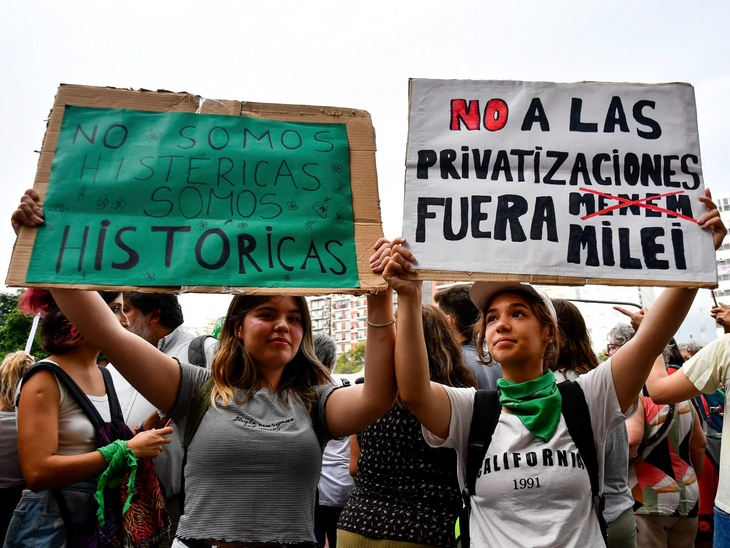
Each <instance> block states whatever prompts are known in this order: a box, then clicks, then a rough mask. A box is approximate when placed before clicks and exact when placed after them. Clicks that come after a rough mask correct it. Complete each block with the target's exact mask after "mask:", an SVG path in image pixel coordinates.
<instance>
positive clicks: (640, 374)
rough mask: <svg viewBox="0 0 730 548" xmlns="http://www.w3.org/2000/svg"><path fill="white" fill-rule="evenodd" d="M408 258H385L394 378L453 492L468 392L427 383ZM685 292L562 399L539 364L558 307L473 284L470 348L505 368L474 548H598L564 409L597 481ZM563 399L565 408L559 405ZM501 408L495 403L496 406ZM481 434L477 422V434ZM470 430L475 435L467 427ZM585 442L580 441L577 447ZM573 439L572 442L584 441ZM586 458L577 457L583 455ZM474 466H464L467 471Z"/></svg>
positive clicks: (546, 356) (717, 232)
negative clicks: (441, 457)
mask: <svg viewBox="0 0 730 548" xmlns="http://www.w3.org/2000/svg"><path fill="white" fill-rule="evenodd" d="M700 200H701V201H702V203H703V204H704V205H705V206H707V208H708V209H709V212H708V213H706V214H705V215H703V216H702V217H701V218H700V219H699V221H698V222H699V224H700V226H701V227H702V228H704V229H709V230H711V231H712V234H713V238H714V242H715V247H716V248H717V247H719V246H720V244H721V243H722V239H723V237H724V236H725V234H726V233H727V229H726V228H725V226H724V225H723V223H722V221H721V220H720V216H719V214H718V212H717V208H716V207H715V205H714V204H713V203H712V201H711V200H710V198H709V193H708V195H707V197H703V198H700ZM414 261H415V257H413V255H412V254H411V253H410V252H409V251H408V250H406V249H405V248H403V247H402V246H400V245H396V246H394V247H393V249H392V250H390V257H389V258H387V259H386V265H385V271H384V278H385V279H386V280H387V281H388V283H389V284H390V285H391V286H392V287H393V288H394V289H395V290H396V291H397V292H398V330H397V338H396V350H395V356H396V357H395V361H396V376H397V381H398V392H399V395H400V397H401V399H402V400H403V401H404V402H405V403H406V405H408V407H409V408H410V409H411V410H412V411H413V413H414V414H415V415H416V417H417V418H418V420H419V421H420V422H421V424H422V425H423V429H424V432H423V434H424V437H425V438H426V441H428V442H429V444H431V445H433V446H436V447H454V448H455V449H456V450H457V453H458V462H457V467H458V470H459V478H460V481H461V483H462V486H463V485H464V483H465V478H466V466H467V459H466V456H467V448H468V441H469V438H470V431H471V429H472V414H473V410H474V399H475V390H474V389H471V388H452V387H448V386H443V385H441V384H438V383H433V382H431V381H430V379H429V369H428V355H427V353H426V347H425V343H423V338H422V332H423V327H422V324H421V311H420V301H421V282H419V281H415V280H408V279H406V278H405V277H404V275H405V274H408V273H409V272H412V271H413V267H412V263H413V262H414ZM695 293H696V290H694V289H683V288H682V289H679V288H670V289H665V290H664V292H663V293H662V294H661V296H660V297H659V299H657V301H656V303H655V304H654V306H653V307H652V309H651V310H650V311H649V312H648V313H647V316H646V319H645V320H644V323H643V325H642V328H641V331H639V333H637V335H636V337H634V338H633V339H632V340H631V341H630V342H629V343H627V344H626V345H624V346H623V347H622V348H621V349H620V350H619V351H618V352H617V353H616V354H615V355H614V356H613V357H612V358H611V359H610V360H608V361H607V362H605V363H604V364H603V365H601V366H600V367H597V368H596V369H594V370H592V371H591V372H589V373H587V374H586V375H583V376H581V377H580V378H579V379H578V380H577V381H575V382H576V385H570V388H572V389H573V390H571V391H570V394H571V397H570V398H565V399H563V397H562V395H561V394H562V389H561V390H559V389H558V388H557V386H556V382H555V377H554V375H553V374H552V372H551V371H546V362H549V361H550V360H551V359H554V357H555V355H556V353H557V348H558V337H559V334H558V330H557V325H556V318H555V311H554V308H553V305H552V303H551V302H550V299H549V298H547V297H546V296H545V295H544V294H542V293H541V292H539V291H538V290H536V289H535V288H534V287H532V286H530V285H529V284H520V283H510V282H508V283H487V282H476V283H475V284H474V285H473V286H472V289H471V297H472V300H473V301H474V303H475V304H476V305H477V307H478V308H479V310H480V321H479V323H478V325H477V328H476V329H475V332H476V333H477V348H483V347H484V345H485V344H486V346H487V348H488V350H489V355H490V356H491V359H494V360H495V361H497V362H499V363H501V364H502V371H503V374H504V379H502V380H500V381H498V387H499V388H498V390H499V401H498V402H495V403H497V406H496V407H495V408H494V410H493V412H492V414H491V415H489V416H488V418H487V422H489V420H490V419H494V418H495V417H494V414H495V413H496V414H498V419H497V421H496V427H495V430H494V433H493V437H492V440H491V444H490V445H489V446H488V447H487V450H486V457H482V458H481V459H480V460H479V461H478V462H477V463H476V464H477V465H478V467H479V468H478V472H477V474H476V482H475V486H476V487H475V491H474V492H473V493H471V497H470V509H471V518H470V522H469V532H470V535H471V539H472V540H473V545H474V546H538V545H539V546H542V547H554V548H558V547H561V548H562V547H571V546H576V547H577V546H599V545H601V544H603V539H602V533H601V529H600V527H599V518H598V514H597V511H596V510H597V507H598V506H599V505H598V504H597V503H596V502H594V500H595V499H593V500H592V489H591V481H590V480H591V477H590V476H589V474H587V473H586V466H587V465H588V462H587V459H585V458H583V459H582V458H581V455H580V454H579V453H578V448H577V446H576V440H574V438H573V436H571V434H570V433H569V431H568V428H567V425H566V418H567V415H566V416H565V417H564V416H563V414H562V413H561V412H560V411H561V406H562V405H564V404H566V403H567V404H574V403H579V402H578V398H577V397H576V393H578V392H577V391H576V390H575V389H576V388H578V389H579V390H580V392H579V394H580V395H582V396H583V397H584V399H585V402H584V404H583V407H582V408H583V409H585V404H587V408H588V409H589V410H590V411H589V412H587V413H586V415H589V418H590V427H591V428H592V437H593V445H594V446H595V456H594V459H595V460H594V462H595V461H596V460H597V462H598V467H597V475H599V476H600V477H599V480H600V481H599V482H598V485H599V486H600V485H602V479H603V478H602V476H603V472H602V470H603V454H604V442H605V439H606V435H607V434H608V432H610V431H611V430H612V429H613V428H614V427H616V426H617V425H619V424H621V423H622V422H623V421H624V420H625V419H626V418H627V417H628V416H630V415H631V414H632V413H633V412H634V411H635V409H636V399H637V395H638V394H639V392H640V390H641V388H642V386H643V385H644V382H645V380H646V378H647V376H648V374H649V371H650V370H651V366H652V364H653V363H654V360H655V358H656V357H657V356H658V355H659V354H660V353H661V352H662V350H663V348H664V346H665V345H666V344H667V342H668V341H669V339H670V338H671V336H672V335H673V334H674V332H675V331H676V330H677V328H678V327H679V325H680V324H681V322H682V320H683V318H684V317H685V315H686V314H687V311H688V310H689V307H690V305H691V304H692V301H693V299H694V296H695ZM568 400H570V401H568ZM500 405H501V407H500ZM478 426H482V427H483V426H484V425H482V424H480V425H477V426H475V429H476V428H478ZM475 433H476V431H475ZM584 440H585V438H583V441H584ZM583 441H581V445H582V446H583V447H586V446H585V445H583ZM581 453H582V454H583V456H584V457H585V453H584V452H583V451H581ZM469 464H470V466H473V465H474V464H473V463H469Z"/></svg>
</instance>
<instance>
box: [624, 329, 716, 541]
mask: <svg viewBox="0 0 730 548" xmlns="http://www.w3.org/2000/svg"><path fill="white" fill-rule="evenodd" d="M659 359H661V360H662V362H665V360H666V363H668V364H671V365H675V364H681V363H682V362H683V359H682V356H681V354H680V353H679V349H678V348H677V345H676V344H674V341H672V342H670V344H668V345H667V347H666V348H665V349H664V351H663V353H662V356H661V357H660V358H659ZM626 425H627V427H628V430H629V444H630V446H631V450H630V451H631V455H632V466H631V468H630V470H629V485H630V486H631V491H632V494H633V496H634V499H635V500H636V504H635V505H634V509H635V514H636V516H635V518H636V525H637V529H638V535H637V537H638V540H639V545H640V546H641V547H642V548H643V547H644V546H646V547H647V548H655V547H656V548H664V547H671V548H690V547H692V546H694V544H695V538H696V536H697V525H698V513H699V497H700V487H699V482H698V478H699V477H700V476H701V475H702V471H703V469H704V464H705V446H706V445H707V440H706V439H705V435H704V433H703V431H702V425H701V424H700V420H699V416H698V415H697V413H696V411H695V409H694V407H693V405H692V403H691V402H690V401H686V400H685V401H682V402H680V403H678V404H677V405H676V406H675V405H674V404H671V405H660V404H657V403H655V402H654V401H652V399H651V397H649V396H648V395H646V394H643V395H641V396H640V397H639V411H638V412H637V413H636V415H634V416H633V417H631V418H630V419H629V420H628V421H627V424H626Z"/></svg>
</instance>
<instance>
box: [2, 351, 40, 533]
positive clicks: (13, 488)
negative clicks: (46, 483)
mask: <svg viewBox="0 0 730 548" xmlns="http://www.w3.org/2000/svg"><path fill="white" fill-rule="evenodd" d="M34 363H35V359H34V358H33V356H31V355H30V354H27V353H25V352H23V351H19V352H13V353H12V354H8V355H7V356H5V359H3V362H2V364H0V424H2V428H0V541H2V540H3V539H4V538H5V532H6V531H7V530H8V524H9V523H10V518H11V517H13V510H15V506H16V505H17V504H18V501H19V500H20V495H21V494H22V493H23V489H24V488H25V480H24V479H23V473H22V472H21V471H20V460H19V459H18V430H17V426H16V417H15V390H16V389H17V388H18V383H19V382H20V379H22V378H23V375H24V374H25V372H26V370H27V369H28V368H29V367H30V366H31V365H33V364H34Z"/></svg>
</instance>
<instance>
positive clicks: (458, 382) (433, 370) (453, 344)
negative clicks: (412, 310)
mask: <svg viewBox="0 0 730 548" xmlns="http://www.w3.org/2000/svg"><path fill="white" fill-rule="evenodd" d="M421 318H422V319H423V337H424V338H425V339H426V352H427V353H428V370H429V373H430V375H431V380H432V381H434V382H438V383H441V384H445V385H447V386H456V387H461V388H464V387H469V386H473V387H476V385H477V380H476V377H475V376H474V373H472V371H471V369H469V368H468V367H467V366H466V365H465V364H464V358H463V357H462V354H461V346H460V345H459V343H458V341H457V340H456V337H455V336H454V333H453V330H452V328H451V326H450V325H449V320H448V318H447V317H446V314H444V313H443V312H442V311H441V310H439V309H438V308H436V307H435V306H432V305H430V304H424V305H421Z"/></svg>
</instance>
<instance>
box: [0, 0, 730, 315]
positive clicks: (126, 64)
mask: <svg viewBox="0 0 730 548" xmlns="http://www.w3.org/2000/svg"><path fill="white" fill-rule="evenodd" d="M729 6H730V3H728V2H727V1H714V2H711V1H704V2H693V3H689V2H686V1H684V2H679V1H666V0H665V1H658V0H655V1H642V0H632V1H617V0H614V1H612V2H594V1H590V0H564V1H551V2H545V1H536V0H534V1H533V0H522V1H519V0H512V1H509V2H489V1H480V2H457V1H452V2H431V1H426V0H420V1H418V2H411V1H393V0H390V1H388V2H384V1H372V0H371V1H368V2H343V1H341V2H320V1H316V0H309V1H307V2H301V1H297V2H277V1H273V0H268V1H266V2H246V1H238V2H235V1H228V2H225V1H211V0H208V1H206V2H188V1H185V0H178V1H175V2H167V1H164V0H156V1H149V0H148V1H146V2H135V1H125V2H113V3H112V2H106V1H103V0H96V1H93V2H81V1H74V0H67V1H65V2H51V1H45V2H33V1H25V2H4V5H3V12H2V18H0V45H1V47H2V55H0V74H1V75H2V83H3V85H2V87H1V88H0V99H1V101H0V105H2V114H0V122H1V124H2V132H0V181H2V185H3V199H2V200H0V218H5V219H8V218H9V216H10V213H11V211H12V210H13V209H14V208H15V207H16V205H17V203H18V199H19V197H20V195H21V194H22V192H23V191H24V189H25V188H28V187H30V186H32V182H33V179H34V175H35V170H36V164H37V161H38V154H37V153H36V152H35V151H36V150H40V147H41V144H42V140H43V135H44V131H45V120H46V118H47V116H48V112H49V110H50V108H51V106H52V104H53V98H54V95H55V93H56V89H57V87H58V85H59V84H60V83H70V84H86V85H96V86H113V87H123V88H134V89H138V88H146V89H167V90H171V91H188V92H191V93H195V94H200V95H203V96H205V97H208V98H220V99H237V100H246V101H259V102H273V103H294V104H314V105H328V106H340V107H354V108H359V109H364V110H367V111H369V112H370V113H371V115H372V118H373V125H374V126H375V130H376V135H377V166H378V179H379V190H380V199H381V205H382V214H383V225H384V231H385V234H386V236H389V237H393V236H396V235H399V233H400V227H401V216H402V201H403V177H404V158H405V147H406V137H407V116H408V78H409V77H419V78H464V79H512V80H545V81H556V82H573V81H582V80H590V81H613V82H648V83H660V82H689V83H691V84H692V85H694V86H695V91H696V97H697V111H698V117H699V129H700V143H701V147H702V164H703V168H704V176H705V183H706V185H707V186H709V187H710V188H711V189H713V191H714V192H715V194H716V195H717V194H723V193H730V180H729V179H728V177H727V176H726V175H725V173H724V172H723V168H722V166H723V165H724V162H726V158H727V156H728V153H727V149H728V148H730V136H729V135H730V134H729V133H728V131H727V129H726V128H725V127H724V125H725V124H727V123H728V122H729V121H730V116H729V115H730V107H729V106H728V100H727V97H730V68H729V67H730V64H729V63H728V57H729V56H730V47H729V44H730V38H728V33H727V28H726V27H727V23H728V21H730V7H729ZM0 226H4V228H2V229H0V270H2V271H3V272H6V271H7V265H8V263H9V260H10V253H11V250H12V245H13V242H14V234H13V232H12V230H11V228H10V224H9V222H7V221H5V223H4V224H0ZM226 301H227V299H226V298H225V297H210V296H190V297H187V298H186V299H185V300H184V303H185V311H186V316H187V319H188V323H189V324H191V325H195V324H197V323H198V322H202V318H203V317H204V316H205V315H209V316H220V315H222V314H223V313H224V312H225V303H226Z"/></svg>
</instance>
